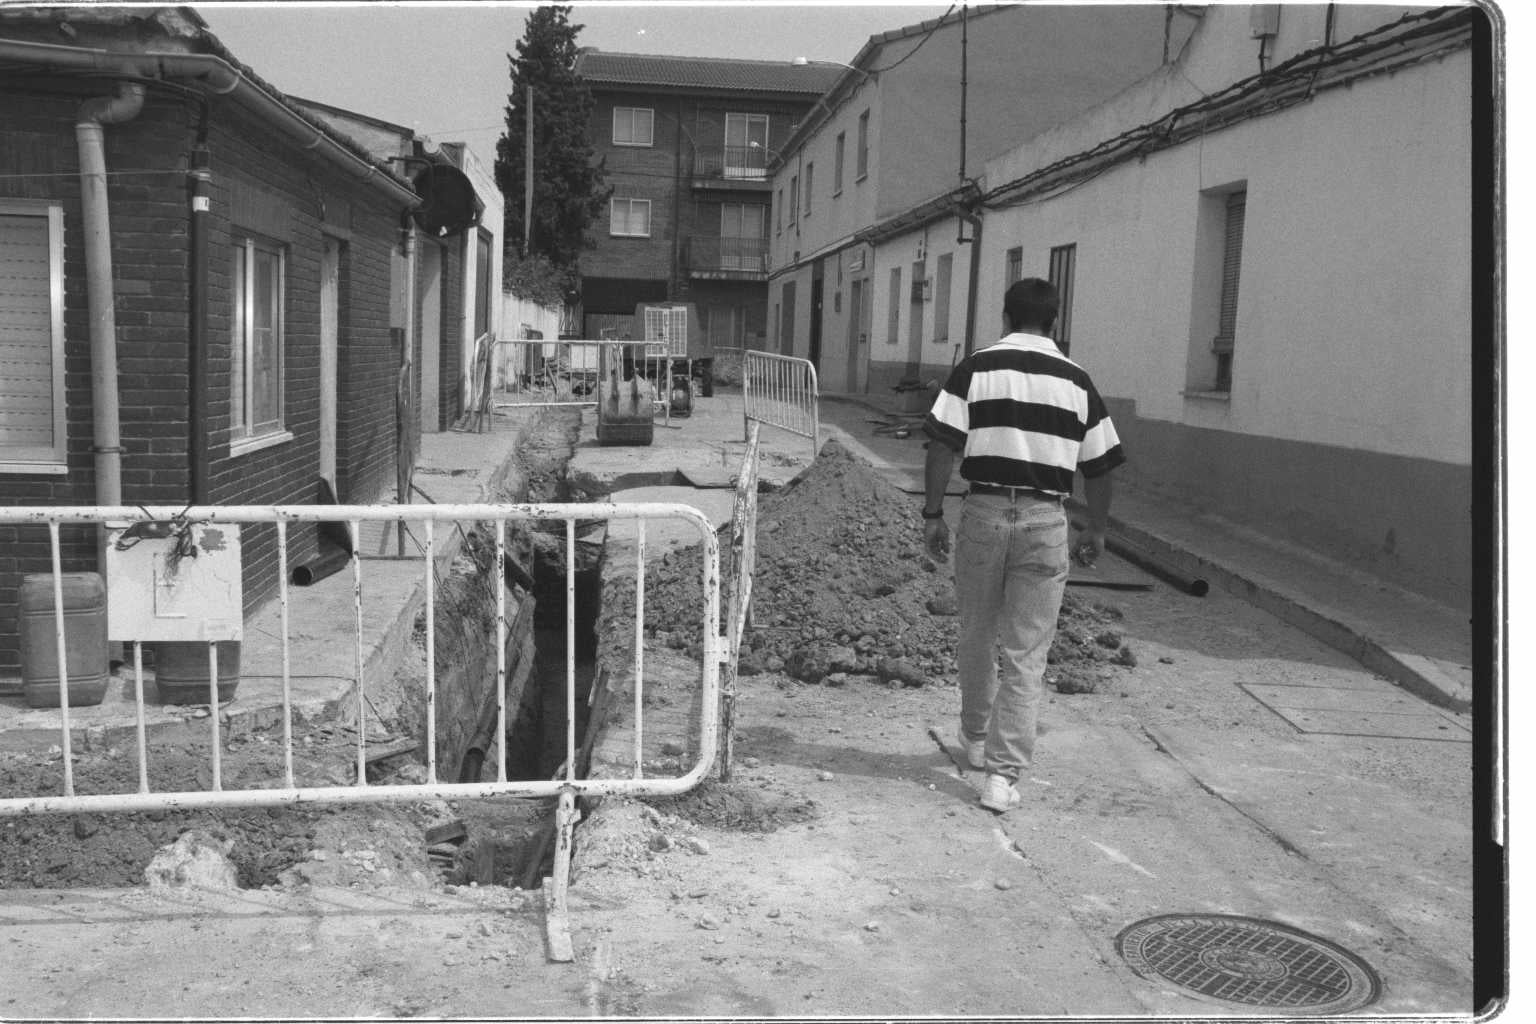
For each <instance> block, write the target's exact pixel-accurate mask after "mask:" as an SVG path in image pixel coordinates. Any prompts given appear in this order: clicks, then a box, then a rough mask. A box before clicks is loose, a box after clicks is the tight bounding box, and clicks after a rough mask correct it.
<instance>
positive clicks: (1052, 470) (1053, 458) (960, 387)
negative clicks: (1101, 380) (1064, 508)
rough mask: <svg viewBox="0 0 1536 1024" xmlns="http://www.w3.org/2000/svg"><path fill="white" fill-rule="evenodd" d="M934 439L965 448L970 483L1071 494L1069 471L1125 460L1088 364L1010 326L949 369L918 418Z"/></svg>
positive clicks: (1103, 468) (1091, 472)
mask: <svg viewBox="0 0 1536 1024" xmlns="http://www.w3.org/2000/svg"><path fill="white" fill-rule="evenodd" d="M923 432H924V433H926V434H927V435H928V437H929V438H931V439H932V440H934V441H937V442H940V443H942V444H945V445H948V446H949V447H950V448H952V449H954V450H955V451H957V452H964V458H963V459H962V461H961V463H960V475H961V476H962V477H964V478H965V479H966V480H969V481H971V482H972V483H979V484H994V485H997V486H1001V487H1030V488H1034V489H1036V490H1041V491H1049V492H1051V493H1053V494H1061V495H1067V494H1071V493H1072V476H1073V474H1074V473H1075V472H1076V471H1078V470H1081V471H1082V473H1083V475H1084V476H1085V477H1095V476H1100V475H1101V474H1104V473H1107V472H1109V471H1110V470H1111V469H1114V468H1115V467H1116V466H1118V465H1120V463H1122V462H1124V461H1125V453H1124V452H1123V451H1122V450H1121V448H1120V438H1119V436H1118V435H1117V434H1116V433H1115V425H1114V424H1113V423H1112V422H1110V419H1109V413H1108V411H1106V410H1105V408H1104V400H1103V399H1102V398H1100V397H1099V392H1098V390H1097V389H1096V388H1095V387H1094V386H1093V381H1092V380H1090V379H1089V377H1088V373H1087V371H1085V370H1084V369H1083V368H1082V367H1080V366H1078V365H1077V364H1076V363H1074V362H1073V361H1072V360H1070V359H1068V358H1067V357H1066V356H1064V355H1062V354H1061V350H1060V349H1058V348H1057V347H1056V343H1055V342H1053V341H1052V340H1051V339H1050V338H1046V337H1041V336H1039V335H1035V334H1024V333H1014V334H1010V335H1008V336H1007V337H1005V338H1003V339H1002V340H1001V341H998V342H997V343H995V344H993V345H990V346H988V347H987V348H984V349H981V350H980V351H978V352H973V353H972V354H971V355H969V356H967V357H966V358H964V359H962V360H961V361H960V365H959V366H956V367H955V369H954V372H953V373H951V374H950V375H949V380H948V382H946V383H945V385H944V389H943V390H942V391H940V392H939V397H938V398H937V399H936V400H935V401H934V403H933V408H932V409H931V410H930V411H929V413H928V416H927V418H926V419H925V420H924V421H923Z"/></svg>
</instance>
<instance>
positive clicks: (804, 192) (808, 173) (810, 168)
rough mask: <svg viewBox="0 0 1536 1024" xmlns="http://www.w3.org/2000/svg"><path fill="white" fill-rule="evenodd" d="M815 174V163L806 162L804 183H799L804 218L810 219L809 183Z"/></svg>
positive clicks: (812, 161) (811, 161)
mask: <svg viewBox="0 0 1536 1024" xmlns="http://www.w3.org/2000/svg"><path fill="white" fill-rule="evenodd" d="M815 173H816V161H814V160H807V161H806V162H805V181H803V182H802V183H801V189H800V192H801V197H802V198H803V199H804V200H805V216H806V217H810V215H811V181H812V176H813V175H814V174H815Z"/></svg>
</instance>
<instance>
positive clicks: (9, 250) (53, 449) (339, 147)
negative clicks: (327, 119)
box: [0, 6, 419, 676]
mask: <svg viewBox="0 0 1536 1024" xmlns="http://www.w3.org/2000/svg"><path fill="white" fill-rule="evenodd" d="M0 64H3V65H4V68H5V72H4V77H3V78H0V93H3V94H4V96H5V100H4V102H0V138H3V144H0V267H3V270H0V310H3V313H0V501H3V502H4V503H6V504H9V505H107V506H118V505H140V504H142V505H166V506H176V507H182V506H186V505H189V504H235V505H243V504H269V503H294V504H307V503H312V502H315V501H317V500H321V496H322V494H323V489H322V486H321V481H322V480H324V481H328V482H329V483H330V484H332V485H333V486H334V490H335V493H336V494H337V495H338V496H339V497H340V498H341V500H343V501H359V502H368V501H373V500H375V499H376V498H377V497H378V496H379V495H380V494H381V493H383V492H386V491H387V490H389V489H391V488H392V486H393V484H394V481H395V468H396V465H395V460H396V430H395V417H396V411H395V396H396V384H397V377H398V373H399V367H400V365H401V352H400V343H399V336H400V330H401V329H403V328H404V326H405V325H404V323H403V322H400V321H399V320H398V319H397V318H396V314H395V312H394V311H395V310H396V309H397V308H398V303H396V302H395V301H394V297H395V295H396V294H397V293H398V292H399V290H400V289H401V288H402V287H404V282H403V281H402V279H401V278H400V277H399V276H398V274H397V272H396V266H397V263H396V256H397V253H398V251H399V247H400V244H401V235H400V226H401V224H402V220H403V219H405V218H407V217H408V216H409V214H410V212H411V211H412V210H413V209H415V208H416V207H417V206H418V204H419V200H418V197H417V196H416V194H415V193H414V192H413V190H412V188H411V187H410V184H409V183H408V182H407V181H406V180H404V179H402V178H401V177H399V176H398V175H396V174H394V173H393V172H392V171H391V169H390V168H389V167H387V166H381V165H379V164H378V163H376V162H375V161H374V160H373V158H372V157H371V155H370V154H369V153H368V152H367V151H366V150H365V149H364V148H363V147H361V146H359V145H357V144H356V143H354V142H352V141H351V140H349V139H347V138H345V137H344V136H342V135H341V134H339V133H337V132H334V131H332V130H328V129H326V128H324V127H322V126H321V125H320V124H319V123H317V122H316V121H314V120H312V119H309V118H306V117H305V116H304V115H303V114H302V113H301V111H300V110H299V109H298V108H296V107H295V106H294V105H293V104H291V103H290V102H289V101H287V99H286V98H285V97H283V96H282V95H281V94H280V93H278V92H277V91H276V90H275V89H273V88H272V87H271V86H270V85H268V84H267V83H265V82H264V81H262V80H261V79H260V78H259V77H257V76H256V75H255V73H254V72H252V71H251V69H249V68H248V67H246V66H245V65H243V64H241V63H240V62H239V61H237V60H236V59H235V58H234V57H233V56H232V55H231V54H229V53H228V52H227V51H225V50H224V49H223V48H222V46H220V44H219V43H218V41H217V40H216V39H215V38H214V37H213V36H212V35H210V34H209V33H208V31H207V28H206V25H205V24H204V23H203V22H202V20H201V19H200V18H199V17H198V16H197V15H196V14H195V13H194V12H191V11H190V10H188V9H185V8H176V9H169V8H160V9H154V8H142V9H131V10H130V9H103V8H93V7H89V6H88V7H79V8H67V9H60V8H54V9H51V10H45V9H35V10H8V11H6V12H5V13H4V15H3V16H0ZM215 97H217V99H216V100H215ZM77 124H84V125H85V128H83V129H77ZM66 533H67V535H68V536H67V539H68V543H67V546H66V549H65V552H64V556H65V561H64V568H65V570H66V571H76V570H92V569H96V568H98V565H97V554H96V549H95V539H94V531H87V530H67V531H66ZM316 545H317V538H316V536H315V534H314V531H313V530H299V529H296V530H294V531H293V533H292V536H291V540H290V556H291V558H292V559H294V560H295V561H294V564H298V560H300V559H304V558H307V557H309V556H310V555H311V554H312V553H313V552H314V551H315V549H316ZM242 553H243V555H244V560H245V561H244V572H243V575H244V584H245V585H244V593H245V595H246V601H247V607H248V609H249V608H250V607H254V606H255V605H257V604H259V603H260V602H261V601H262V600H264V599H265V598H266V597H267V596H268V595H270V594H272V593H273V592H275V588H276V585H277V581H276V568H277V565H276V558H277V554H276V544H275V536H274V534H273V532H272V531H271V530H270V529H263V528H247V529H246V530H244V531H243V537H242ZM47 571H49V552H48V545H47V543H46V541H45V540H44V541H43V542H41V543H39V542H38V537H37V535H35V534H29V535H27V536H26V537H21V536H20V535H18V534H16V533H15V531H3V532H0V676H5V675H10V674H13V673H14V672H15V671H16V668H17V665H18V660H17V659H18V655H17V645H16V637H17V629H16V613H17V607H16V593H17V587H18V585H19V581H20V579H21V577H22V576H23V575H24V574H26V573H33V572H47Z"/></svg>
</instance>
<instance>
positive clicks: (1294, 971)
mask: <svg viewBox="0 0 1536 1024" xmlns="http://www.w3.org/2000/svg"><path fill="white" fill-rule="evenodd" d="M1115 945H1116V947H1117V948H1118V949H1119V950H1120V955H1121V956H1122V957H1124V958H1125V962H1126V963H1128V964H1130V966H1131V969H1132V970H1133V971H1135V972H1136V973H1137V974H1139V975H1141V976H1142V977H1144V978H1152V977H1156V978H1161V979H1163V980H1164V981H1169V982H1172V983H1173V984H1175V985H1177V986H1179V987H1180V988H1182V989H1186V990H1188V991H1190V992H1192V993H1195V994H1196V995H1202V996H1208V997H1210V998H1212V999H1220V1000H1224V1001H1226V1002H1229V1003H1242V1004H1244V1005H1245V1006H1263V1007H1270V1008H1274V1009H1280V1010H1289V1011H1291V1012H1293V1013H1302V1014H1331V1013H1348V1012H1350V1011H1351V1010H1358V1009H1360V1008H1361V1007H1364V1006H1369V1005H1370V1004H1372V1003H1374V1002H1375V1001H1376V999H1377V997H1378V996H1379V995H1381V979H1380V978H1378V977H1377V976H1376V972H1375V971H1373V970H1372V969H1371V967H1370V965H1369V964H1367V963H1366V962H1365V961H1364V960H1361V959H1360V958H1359V957H1357V956H1355V955H1354V954H1353V953H1351V952H1349V951H1348V950H1346V949H1342V948H1340V947H1338V946H1335V945H1334V944H1333V943H1331V942H1329V941H1327V940H1326V939H1320V938H1318V937H1317V936H1316V935H1309V934H1307V933H1306V932H1304V931H1302V930H1301V929H1299V928H1291V927H1289V926H1287V925H1283V924H1276V923H1275V922H1273V921H1259V920H1256V919H1254V918H1251V917H1233V916H1228V915H1224V914H1166V915H1164V916H1162V917H1149V918H1147V919H1146V920H1145V921H1138V922H1136V923H1135V924H1133V925H1131V926H1130V927H1129V928H1127V929H1125V930H1124V931H1122V932H1121V933H1120V934H1119V935H1118V936H1116V937H1115Z"/></svg>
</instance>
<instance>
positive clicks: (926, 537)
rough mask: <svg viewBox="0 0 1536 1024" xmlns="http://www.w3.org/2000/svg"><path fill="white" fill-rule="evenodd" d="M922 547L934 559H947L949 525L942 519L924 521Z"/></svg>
mask: <svg viewBox="0 0 1536 1024" xmlns="http://www.w3.org/2000/svg"><path fill="white" fill-rule="evenodd" d="M923 545H924V546H925V547H927V548H928V553H929V554H930V555H932V556H933V557H934V558H948V557H949V524H948V523H946V522H945V521H944V520H942V519H924V520H923Z"/></svg>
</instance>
